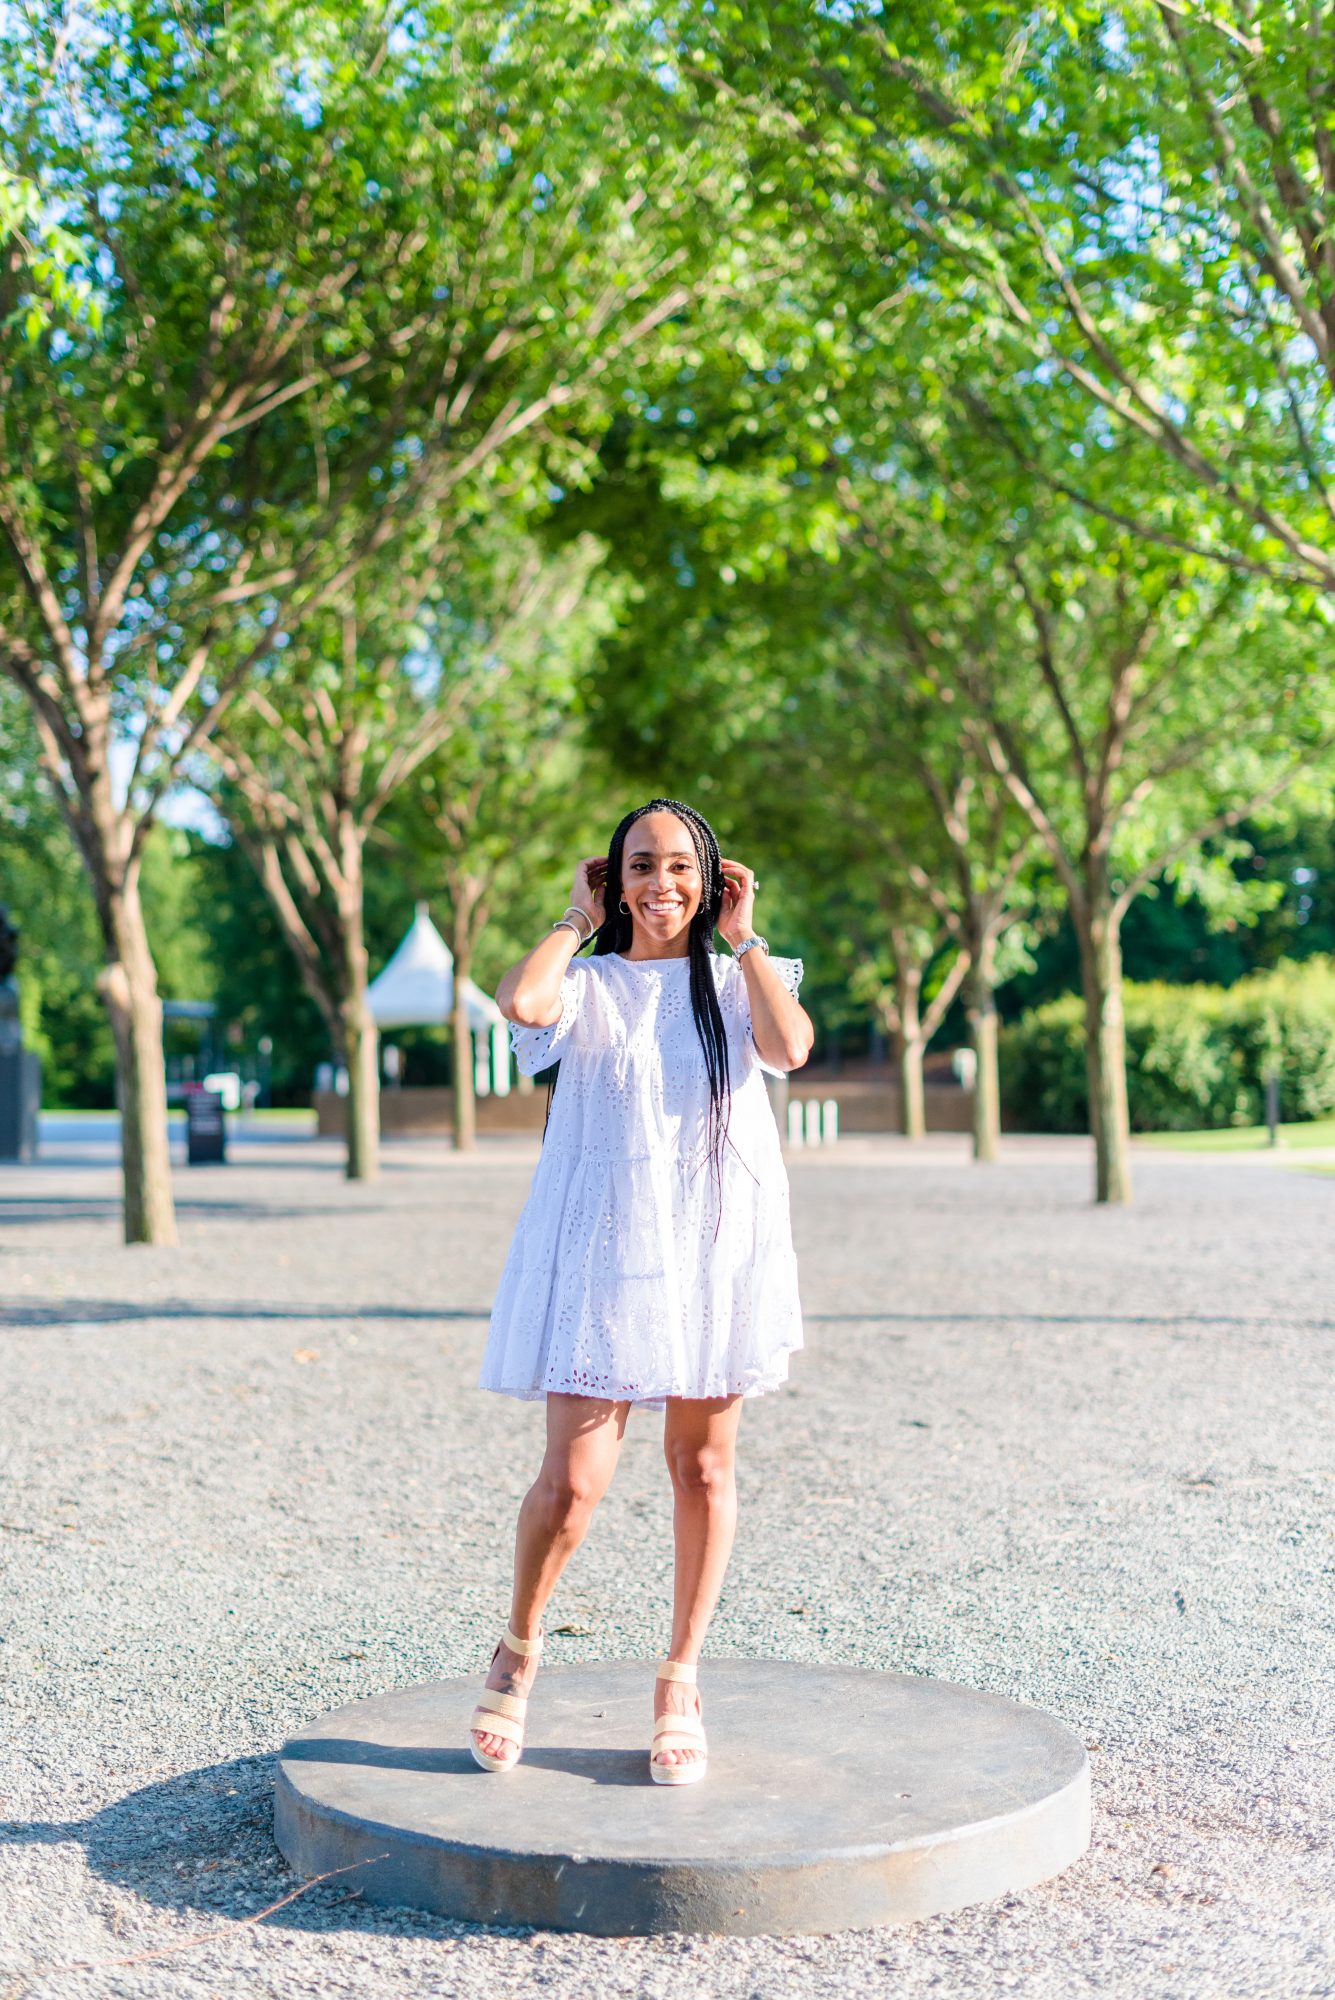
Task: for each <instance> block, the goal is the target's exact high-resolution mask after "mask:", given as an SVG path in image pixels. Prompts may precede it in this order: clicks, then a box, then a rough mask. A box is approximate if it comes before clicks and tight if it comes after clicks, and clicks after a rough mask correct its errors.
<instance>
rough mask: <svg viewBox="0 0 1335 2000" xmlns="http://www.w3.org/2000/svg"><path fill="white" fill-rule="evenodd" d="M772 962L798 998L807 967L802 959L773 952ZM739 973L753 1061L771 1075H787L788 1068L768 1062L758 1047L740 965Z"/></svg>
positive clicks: (744, 977)
mask: <svg viewBox="0 0 1335 2000" xmlns="http://www.w3.org/2000/svg"><path fill="white" fill-rule="evenodd" d="M770 964H771V965H772V966H773V968H774V970H775V971H776V972H777V973H778V975H779V977H780V979H781V980H782V981H783V983H784V985H785V986H786V987H787V988H788V991H789V992H790V993H791V994H792V996H793V998H794V1000H796V998H797V989H798V987H799V986H800V985H801V984H802V973H803V971H804V969H805V968H804V967H803V964H802V961H801V959H800V958H777V957H775V956H774V955H773V954H771V956H770ZM738 975H739V983H740V985H741V989H742V990H741V1004H742V1007H743V1009H744V1010H745V1014H746V1045H747V1048H748V1050H749V1051H750V1055H751V1060H752V1062H753V1063H755V1065H756V1067H757V1068H758V1069H763V1070H765V1071H767V1072H768V1074H769V1075H770V1076H787V1074H788V1072H787V1070H786V1069H778V1068H776V1066H775V1065H774V1064H773V1063H769V1062H766V1061H765V1058H764V1057H763V1056H762V1055H761V1053H760V1051H759V1049H758V1048H757V1047H756V1035H755V1029H754V1028H753V1027H752V1025H751V1008H750V1004H749V1002H748V999H747V992H746V975H745V974H744V973H743V972H742V970H741V967H740V966H739V967H738Z"/></svg>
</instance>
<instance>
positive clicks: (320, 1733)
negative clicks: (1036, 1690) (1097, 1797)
mask: <svg viewBox="0 0 1335 2000" xmlns="http://www.w3.org/2000/svg"><path fill="white" fill-rule="evenodd" d="M652 1680H653V1667H652V1665H651V1664H650V1663H649V1662H648V1661H626V1660H618V1661H609V1662H605V1663H603V1664H600V1665H595V1666H585V1667H573V1668H547V1669H545V1670H544V1671H543V1673H542V1675H541V1676H540V1678H539V1681H538V1684H537V1689H536V1692H535V1694H534V1697H533V1701H532V1705H531V1708H530V1711H529V1740H528V1746H527V1748H526V1749H525V1752H524V1761H523V1763H522V1764H521V1765H520V1766H519V1768H518V1770H516V1771H513V1772H509V1773H507V1774H505V1775H504V1776H499V1777H498V1776H493V1775H491V1774H489V1773H487V1772H484V1771H481V1770H479V1769H478V1767H477V1766H476V1765H475V1764H474V1762H473V1760H472V1757H471V1756H470V1755H469V1752H468V1748H467V1729H468V1722H469V1716H470V1714H471V1711H472V1708H473V1704H474V1702H475V1701H476V1699H477V1691H478V1689H479V1688H480V1687H481V1685H482V1676H481V1674H477V1675H473V1676H470V1678H468V1679H467V1680H451V1681H437V1682H434V1683H428V1684H427V1685H425V1686H422V1687H412V1688H405V1689H402V1690H401V1691H400V1692H398V1693H395V1694H387V1695H380V1696H377V1697H376V1698H375V1699H374V1700H372V1701H359V1702H354V1703H353V1704H352V1705H351V1706H350V1707H348V1708H341V1709H336V1710H335V1711H334V1712H333V1713H332V1714H330V1715H326V1716H322V1717H321V1718H320V1719H319V1720H318V1721H317V1722H313V1723H311V1724H310V1725H309V1726H308V1727H307V1728H306V1729H303V1730H302V1731H301V1732H300V1734H299V1735H297V1736H294V1737H293V1738H292V1740H291V1741H290V1742H289V1743H287V1744H285V1745H284V1748H283V1751H282V1756H281V1760H280V1764H279V1774H278V1783H277V1793H276V1798H275V1805H274V1830H275V1837H276V1839H277V1841H278V1845H279V1847H280V1848H281V1849H282V1851H283V1853H284V1854H285V1855H286V1857H287V1859H288V1861H289V1862H290V1863H291V1865H292V1867H293V1868H294V1869H296V1871H297V1873H298V1874H300V1875H302V1876H306V1877H309V1876H312V1875H319V1874H323V1873H324V1872H325V1870H327V1869H333V1868H342V1867H346V1866H348V1864H350V1863H351V1864H359V1865H358V1866H357V1873H356V1875H355V1876H354V1877H352V1878H351V1879H352V1880H354V1881H355V1882H356V1884H357V1886H358V1887H360V1888H361V1890H362V1891H363V1893H364V1895H365V1896H366V1898H367V1899H368V1900H369V1901H371V1902H378V1903H397V1904H404V1905H407V1906H408V1907H410V1908H414V1909H421V1910H430V1911H433V1912H435V1913H436V1914H438V1915H440V1916H446V1917H456V1918H463V1919H465V1920H468V1921H472V1922H477V1923H492V1924H533V1925H537V1926H538V1927H540V1928H542V1929H553V1930H577V1931H592V1932H597V1933H599V1934H600V1935H603V1936H612V1937H619V1936H626V1935H629V1934H631V1933H636V1932H638V1933H643V1932H651V1931H713V1932H730V1933H733V1934H735V1935H738V1936H756V1935H758V1934H761V1933H766V1932H802V1931H822V1932H824V1931H837V1930H852V1929H858V1928H861V1927H863V1926H868V1925H873V1924H893V1923H903V1922H906V1921H908V1920H910V1919H912V1918H915V1917H925V1916H931V1915H934V1914H936V1913H937V1912H940V1911H943V1910H953V1909H958V1908H960V1907H961V1906H962V1905H964V1904H966V1903H978V1902H984V1901H986V1900H987V1899H988V1898H990V1897H993V1896H998V1895H1002V1894H1004V1893H1005V1892H1006V1891H1008V1890H1014V1889H1024V1888H1028V1887H1029V1886H1031V1885H1032V1884H1033V1883H1035V1882H1041V1881H1044V1880H1045V1879H1046V1878H1047V1877H1048V1876H1051V1875H1055V1874H1056V1873H1057V1872H1058V1871H1059V1870H1060V1869H1062V1868H1065V1867H1066V1866H1067V1865H1068V1864H1069V1863H1070V1862H1072V1861H1074V1860H1076V1858H1077V1857H1078V1856H1079V1855H1081V1854H1083V1852H1084V1850H1085V1848H1086V1847H1087V1846H1088V1844H1089V1765H1088V1761H1087V1759H1086V1757H1085V1750H1084V1745H1083V1744H1082V1743H1081V1742H1080V1740H1079V1738H1078V1737H1076V1736H1074V1735H1073V1734H1072V1733H1071V1731H1070V1730H1069V1729H1067V1728H1066V1727H1065V1726H1064V1725H1063V1724H1061V1723H1060V1722H1057V1721H1055V1720H1054V1719H1053V1717H1051V1716H1049V1715H1045V1714H1044V1713H1043V1712H1042V1711H1041V1710H1039V1709H1035V1708H1026V1707H1024V1706H1022V1705H1021V1704H1020V1703H1018V1702H1013V1701H1007V1700H1004V1699H1003V1698H1002V1697H1001V1696H999V1695H992V1694H981V1693H979V1692H978V1691H977V1690H976V1689H973V1688H966V1687H956V1686H954V1685H953V1684H952V1683H950V1682H948V1681H934V1680H924V1679H920V1678H917V1677H915V1676H914V1675H911V1674H882V1673H872V1672H866V1671H862V1670H859V1669H857V1668H852V1667H820V1668H816V1667H799V1666H793V1665H789V1664H788V1663H786V1662H783V1661H779V1660H710V1661H707V1662H706V1663H705V1665H704V1667H703V1668H702V1670H701V1691H702V1694H703V1697H704V1703H705V1711H706V1722H707V1724H708V1728H709V1744H710V1762H709V1776H708V1777H707V1778H706V1779H705V1781H704V1782H703V1783H702V1784H697V1785H690V1786H685V1787H668V1786H665V1785H654V1784H652V1783H651V1782H650V1779H649V1772H648V1742H649V1732H650V1729H651V1727H652ZM832 1744H842V1745H843V1746H845V1747H843V1748H832V1747H831V1746H832Z"/></svg>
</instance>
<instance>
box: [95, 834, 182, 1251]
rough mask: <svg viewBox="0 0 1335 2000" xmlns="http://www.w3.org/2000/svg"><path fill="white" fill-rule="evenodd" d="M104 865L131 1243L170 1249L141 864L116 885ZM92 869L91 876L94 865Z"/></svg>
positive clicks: (157, 1004) (160, 1066)
mask: <svg viewBox="0 0 1335 2000" xmlns="http://www.w3.org/2000/svg"><path fill="white" fill-rule="evenodd" d="M127 837H128V834H127ZM85 859H86V860H89V857H88V856H87V855H85ZM98 865H99V867H100V868H101V873H102V879H101V880H97V879H95V880H94V889H95V892H96V895H97V901H98V908H99V912H100V914H101V917H102V931H103V939H104V947H105V950H106V964H105V965H104V966H103V969H102V971H101V973H100V974H99V977H98V982H97V984H98V991H99V993H100V994H101V996H102V1000H103V1003H104V1004H105V1006H106V1009H107V1014H108V1016H109V1017H110V1021H111V1032H112V1037H113V1039H114V1041H115V1045H116V1102H117V1105H118V1106H119V1108H120V1117H121V1180H122V1186H123V1190H124V1228H125V1241H126V1242H127V1243H161V1244H171V1243H175V1241H176V1211H175V1208H174V1206H173V1203H172V1185H171V1155H170V1153H169V1151H168V1145H167V1071H166V1065H165V1062H164V1060H163V1054H162V1001H161V1000H160V999H159V997H158V975H157V967H156V966H155V965H154V963H153V953H152V950H151V949H150V947H149V942H148V931H147V929H146V927H145V924H144V912H143V906H142V904H141V903H140V900H139V881H138V863H137V861H134V862H131V863H130V865H129V867H128V868H127V869H126V870H125V871H124V873H123V874H122V875H121V879H120V881H119V882H118V883H116V882H112V881H108V880H107V872H108V871H107V870H106V867H105V857H99V864H98ZM89 866H90V872H93V864H92V861H91V860H89ZM117 872H119V871H117Z"/></svg>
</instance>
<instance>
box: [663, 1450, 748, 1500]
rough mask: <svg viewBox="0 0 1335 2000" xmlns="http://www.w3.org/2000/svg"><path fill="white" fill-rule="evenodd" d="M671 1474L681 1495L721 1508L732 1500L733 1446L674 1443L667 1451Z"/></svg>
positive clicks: (674, 1484)
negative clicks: (720, 1505) (721, 1505)
mask: <svg viewBox="0 0 1335 2000" xmlns="http://www.w3.org/2000/svg"><path fill="white" fill-rule="evenodd" d="M667 1462H668V1471H669V1473H670V1474H671V1476H672V1484H673V1486H674V1487H675V1488H676V1490H677V1492H678V1493H681V1494H685V1495H686V1496H687V1497H688V1498H691V1499H696V1500H704V1501H705V1502H707V1503H708V1504H709V1505H711V1506H714V1505H719V1504H721V1503H723V1502H726V1501H729V1500H731V1498H732V1494H733V1487H734V1457H733V1452H732V1450H731V1447H728V1446H723V1447H720V1446H718V1445H695V1444H689V1443H674V1444H672V1445H670V1446H669V1447H668V1451H667Z"/></svg>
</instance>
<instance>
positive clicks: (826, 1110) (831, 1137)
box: [820, 1097, 839, 1146]
mask: <svg viewBox="0 0 1335 2000" xmlns="http://www.w3.org/2000/svg"><path fill="white" fill-rule="evenodd" d="M820 1136H821V1143H822V1145H826V1146H832V1145H833V1144H834V1143H835V1140H836V1139H837V1138H838V1137H839V1100H838V1098H837V1097H827V1098H826V1100H825V1102H824V1103H823V1104H822V1105H821V1108H820Z"/></svg>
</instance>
